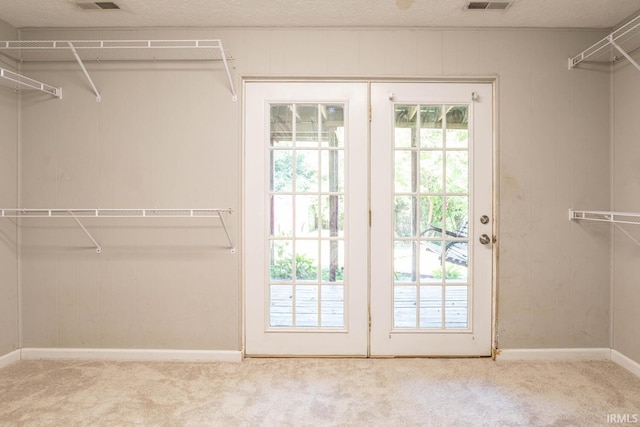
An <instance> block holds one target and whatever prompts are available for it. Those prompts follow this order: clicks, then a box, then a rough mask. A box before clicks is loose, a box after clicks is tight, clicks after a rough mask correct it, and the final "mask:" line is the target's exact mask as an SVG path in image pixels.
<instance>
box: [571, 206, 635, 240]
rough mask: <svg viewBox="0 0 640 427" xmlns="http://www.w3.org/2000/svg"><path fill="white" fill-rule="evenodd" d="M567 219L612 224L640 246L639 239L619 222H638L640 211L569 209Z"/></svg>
mask: <svg viewBox="0 0 640 427" xmlns="http://www.w3.org/2000/svg"><path fill="white" fill-rule="evenodd" d="M569 219H570V220H575V221H596V222H604V223H609V224H613V225H614V226H615V227H616V228H617V229H618V230H620V231H621V232H622V233H624V234H625V235H626V236H627V237H628V238H629V239H631V240H632V241H633V242H634V243H635V244H636V245H638V246H640V241H638V239H636V238H635V237H634V236H633V235H632V234H631V233H629V232H628V231H627V230H625V229H624V228H622V226H621V225H620V224H640V213H631V212H612V211H575V210H573V209H569Z"/></svg>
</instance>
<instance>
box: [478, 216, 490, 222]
mask: <svg viewBox="0 0 640 427" xmlns="http://www.w3.org/2000/svg"><path fill="white" fill-rule="evenodd" d="M480 223H481V224H489V217H488V216H486V215H482V216H481V217H480Z"/></svg>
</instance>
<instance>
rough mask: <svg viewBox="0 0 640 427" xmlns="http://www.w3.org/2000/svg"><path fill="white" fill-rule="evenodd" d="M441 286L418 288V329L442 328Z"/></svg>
mask: <svg viewBox="0 0 640 427" xmlns="http://www.w3.org/2000/svg"><path fill="white" fill-rule="evenodd" d="M442 300H443V298H442V286H420V327H421V328H441V327H442Z"/></svg>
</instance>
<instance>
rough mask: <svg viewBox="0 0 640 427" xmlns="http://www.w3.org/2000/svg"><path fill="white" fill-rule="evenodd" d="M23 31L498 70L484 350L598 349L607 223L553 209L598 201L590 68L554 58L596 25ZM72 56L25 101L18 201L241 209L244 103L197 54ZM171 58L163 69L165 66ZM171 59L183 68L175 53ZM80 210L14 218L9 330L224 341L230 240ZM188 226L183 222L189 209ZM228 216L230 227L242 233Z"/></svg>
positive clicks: (403, 72) (246, 57)
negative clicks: (14, 319) (84, 66)
mask: <svg viewBox="0 0 640 427" xmlns="http://www.w3.org/2000/svg"><path fill="white" fill-rule="evenodd" d="M23 37H24V38H27V39H47V38H58V39H84V38H105V39H107V38H128V39H139V38H147V37H148V38H169V39H170V38H221V39H222V40H223V42H224V44H225V48H226V49H227V51H228V53H230V54H231V55H232V56H233V58H234V61H233V63H232V65H233V67H234V70H233V75H234V77H235V80H236V84H238V85H239V82H240V76H267V77H268V76H274V77H276V76H306V77H327V76H328V77H389V78H391V77H461V76H462V77H465V76H495V77H497V78H498V86H497V87H498V94H497V106H498V118H499V120H498V128H497V131H498V132H497V134H498V137H499V144H500V152H499V162H500V165H499V166H500V177H499V186H500V188H499V190H500V191H499V197H500V206H499V216H500V218H499V226H500V232H499V236H498V239H499V245H500V246H499V247H500V249H499V283H498V322H497V332H498V344H499V347H501V348H538V347H552V348H553V347H608V346H609V275H610V268H609V267H610V264H609V241H610V236H609V233H608V231H607V230H595V231H594V230H590V229H589V230H587V229H585V228H584V227H581V226H579V225H577V224H572V223H570V222H569V221H568V215H567V212H568V209H569V208H570V207H574V208H581V209H596V208H597V209H602V208H606V207H608V204H609V176H610V168H609V160H608V159H609V134H610V123H609V116H610V104H609V97H610V90H609V76H608V75H607V74H606V73H600V72H588V71H584V70H575V71H568V70H567V66H566V64H567V58H568V57H569V56H570V55H572V54H575V53H577V52H579V51H581V50H583V49H584V48H586V47H587V46H588V45H590V44H591V43H592V42H594V41H596V40H598V39H599V38H601V37H602V33H600V32H590V31H563V30H553V31H552V30H478V31H475V30H469V31H462V30H455V31H454V30H451V31H450V30H417V29H416V30H366V29H358V30H347V29H345V30H317V29H316V30H302V29H301V30H268V29H242V30H241V29H237V30H236V29H233V30H231V29H229V30H220V31H217V30H216V31H214V30H197V31H195V30H192V31H179V30H165V31H147V32H142V31H122V32H118V31H59V32H53V31H50V32H45V31H25V32H23ZM90 68H91V70H92V75H93V76H94V79H95V81H96V84H97V85H98V87H99V88H100V90H101V92H102V95H103V101H102V103H99V104H98V103H96V102H95V99H94V98H93V96H92V94H91V91H90V89H89V87H88V85H87V83H86V82H85V81H84V79H83V76H82V75H81V72H80V71H79V70H78V69H77V67H74V66H58V67H57V68H52V67H50V66H47V67H44V66H37V67H34V68H32V69H31V70H30V72H31V73H32V75H35V76H37V77H41V78H42V79H46V80H47V82H48V83H52V84H60V85H62V86H63V87H64V99H62V100H52V99H48V98H46V96H45V97H43V96H40V95H34V96H31V97H24V98H23V101H22V102H23V107H22V113H23V138H22V151H23V163H22V165H23V168H22V179H23V188H22V197H23V200H24V206H25V207H36V206H52V207H69V206H100V207H155V206H157V207H181V206H187V207H206V206H211V205H213V206H230V207H232V208H234V209H236V210H239V209H240V207H241V193H240V189H241V182H240V176H241V174H240V169H239V165H240V163H241V132H240V129H241V120H242V117H241V102H233V101H231V97H230V95H229V91H228V88H227V84H226V83H225V76H224V73H223V72H222V71H220V70H217V71H215V72H213V73H212V72H210V71H207V70H203V69H202V67H201V66H199V65H193V64H188V65H186V66H183V65H179V64H174V65H163V64H143V65H141V66H138V65H132V64H129V65H124V64H116V65H114V64H109V65H98V66H96V65H92V66H91V67H90ZM176 68H180V70H176ZM182 68H184V69H182ZM192 224H193V223H189V225H187V226H180V227H176V228H159V227H156V225H158V224H157V223H151V222H145V223H144V224H143V226H139V225H140V223H137V222H135V221H130V222H129V223H126V224H125V223H116V222H115V221H112V222H107V221H101V222H100V224H95V223H91V222H88V225H89V226H90V229H91V230H92V231H94V232H95V234H96V236H97V237H98V239H99V240H100V243H101V244H102V245H103V253H102V254H101V255H97V254H95V253H94V252H92V251H91V250H90V249H87V248H86V247H87V246H88V243H89V242H88V240H87V239H86V237H85V236H84V235H83V234H82V233H81V231H80V230H78V229H77V227H74V225H73V223H64V224H62V223H58V224H55V225H54V224H53V223H51V222H42V223H35V222H31V223H30V225H28V226H25V228H24V229H23V230H22V239H23V247H22V253H23V258H22V266H23V268H22V276H23V277H22V292H23V322H24V328H23V333H24V345H25V346H38V347H124V348H149V347H155V348H193V349H220V350H233V349H238V348H240V338H239V336H240V303H241V297H240V295H241V294H240V286H241V278H240V273H239V261H240V256H241V255H240V254H241V252H240V253H239V254H238V255H231V254H230V253H229V252H228V251H227V250H226V249H225V248H224V237H223V234H222V231H221V230H220V229H219V228H218V227H215V228H207V227H196V226H194V225H192ZM198 225H199V224H198ZM239 225H240V222H239V216H238V215H237V214H235V215H234V216H233V220H232V222H231V233H232V236H234V238H235V239H236V240H237V241H239V240H240V239H239V230H240V227H239Z"/></svg>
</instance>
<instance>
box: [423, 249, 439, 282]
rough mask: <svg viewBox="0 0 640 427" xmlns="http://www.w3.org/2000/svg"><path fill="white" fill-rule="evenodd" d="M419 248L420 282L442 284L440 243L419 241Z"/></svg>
mask: <svg viewBox="0 0 640 427" xmlns="http://www.w3.org/2000/svg"><path fill="white" fill-rule="evenodd" d="M420 248H422V249H423V250H422V252H420V282H421V283H442V241H441V240H426V241H421V242H420Z"/></svg>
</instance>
